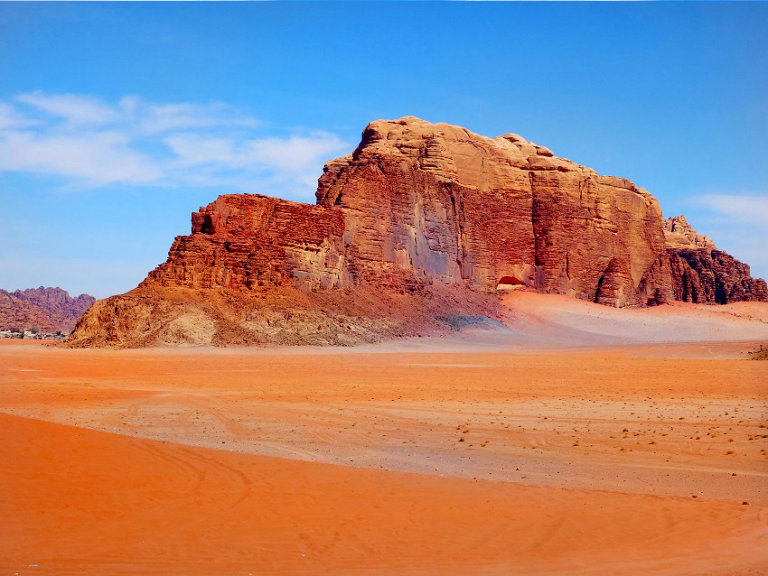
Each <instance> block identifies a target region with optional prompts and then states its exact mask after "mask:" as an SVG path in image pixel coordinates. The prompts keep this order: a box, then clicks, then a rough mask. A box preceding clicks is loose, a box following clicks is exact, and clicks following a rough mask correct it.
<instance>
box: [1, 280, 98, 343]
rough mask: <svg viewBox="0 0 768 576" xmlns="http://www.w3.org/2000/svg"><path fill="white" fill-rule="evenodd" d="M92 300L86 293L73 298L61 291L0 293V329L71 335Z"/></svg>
mask: <svg viewBox="0 0 768 576" xmlns="http://www.w3.org/2000/svg"><path fill="white" fill-rule="evenodd" d="M95 301H96V298H94V297H93V296H91V295H89V294H80V296H77V297H76V298H73V297H72V296H70V295H69V293H68V292H67V291H66V290H62V289H61V288H44V287H42V286H40V288H29V289H27V290H16V291H15V292H7V291H5V290H0V330H9V329H13V328H17V329H19V330H28V329H32V328H36V329H37V330H40V331H42V332H56V331H58V330H61V331H62V332H71V331H72V328H74V327H75V322H77V319H78V318H79V317H80V316H81V315H82V313H83V312H85V311H86V310H88V308H90V307H91V304H93V303H94V302H95Z"/></svg>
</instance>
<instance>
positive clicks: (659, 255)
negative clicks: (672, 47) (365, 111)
mask: <svg viewBox="0 0 768 576" xmlns="http://www.w3.org/2000/svg"><path fill="white" fill-rule="evenodd" d="M316 198H317V202H316V204H315V205H308V204H300V203H296V202H289V201H286V200H279V199H276V198H271V197H267V196H261V195H251V194H237V195H232V194H230V195H224V196H220V197H219V198H218V199H216V200H215V201H214V202H212V203H211V204H209V205H208V206H205V207H202V208H201V209H200V211H199V212H195V213H194V214H193V215H192V233H191V234H190V235H188V236H180V237H177V238H176V240H175V241H174V243H173V245H172V246H171V249H170V252H169V256H168V260H167V261H166V262H165V263H163V264H161V265H160V266H159V267H158V268H157V269H155V270H153V271H152V272H150V273H149V275H148V276H147V278H146V280H144V282H142V283H141V285H140V286H139V287H137V288H136V289H135V290H133V291H131V292H129V293H127V294H124V295H120V296H114V297H112V298H109V299H107V300H105V301H101V302H98V303H97V304H96V305H95V306H94V307H93V308H92V309H91V311H90V312H89V313H88V314H87V315H86V316H85V317H84V318H83V319H82V320H81V321H80V322H79V323H78V326H77V329H76V330H75V333H74V335H73V337H72V339H71V341H72V343H73V344H75V345H89V344H96V345H123V346H138V345H147V344H162V343H178V342H189V343H214V344H234V343H254V342H274V343H293V344H296V343H302V344H313V343H314V344H353V343H357V342H362V341H373V340H376V339H379V338H385V337H390V336H397V335H406V334H421V333H423V332H425V331H429V330H431V329H435V328H440V327H443V328H445V327H450V326H453V325H455V324H456V322H457V321H458V320H456V319H461V318H474V317H477V316H492V317H501V316H502V315H503V314H502V312H501V310H500V309H499V306H498V295H497V294H498V291H499V290H507V289H516V288H528V289H532V290H537V291H539V292H545V293H557V294H564V295H567V296H572V297H576V298H580V299H585V300H590V301H594V302H598V303H602V304H606V305H610V306H618V307H623V306H640V305H646V304H658V303H663V302H665V301H668V300H671V299H681V300H688V301H694V302H729V301H732V300H744V299H753V300H766V299H768V293H767V292H766V288H765V282H763V281H761V280H754V279H752V278H751V276H750V275H749V268H748V267H747V266H746V265H744V264H742V263H740V262H738V261H736V260H734V259H733V258H731V257H730V256H728V255H727V254H725V253H724V252H721V251H718V250H717V249H716V248H715V247H714V244H712V243H711V241H710V240H709V239H708V238H706V237H705V236H700V235H698V234H696V233H695V231H693V229H692V228H691V227H690V225H688V223H687V221H685V219H684V218H682V217H678V218H673V219H670V220H669V221H665V220H664V219H663V217H662V212H661V209H660V207H659V203H658V201H657V200H656V199H655V198H654V197H653V196H652V195H651V194H649V193H648V192H647V191H646V190H645V189H643V188H640V187H638V186H636V185H635V184H633V183H632V182H630V181H629V180H626V179H624V178H617V177H613V176H601V175H599V174H597V173H596V172H595V171H594V170H592V169H590V168H587V167H584V166H581V165H579V164H576V163H574V162H572V161H570V160H567V159H564V158H558V157H557V156H555V155H554V154H553V152H552V151H551V150H549V149H548V148H545V147H544V146H539V145H536V144H534V143H532V142H529V141H527V140H526V139H525V138H523V137H521V136H519V135H516V134H511V133H510V134H504V135H502V136H499V137H496V138H487V137H484V136H480V135H477V134H474V133H472V132H470V131H469V130H466V129H464V128H460V127H456V126H451V125H448V124H432V123H429V122H425V121H423V120H420V119H418V118H414V117H405V118H401V119H399V120H395V121H383V120H380V121H375V122H372V123H371V124H369V125H368V126H367V127H366V128H365V130H364V132H363V135H362V140H361V142H360V144H359V146H358V147H357V148H356V149H355V150H354V151H353V152H352V153H351V154H349V155H347V156H345V157H343V158H339V159H336V160H332V161H330V162H328V163H327V164H326V166H325V168H324V171H323V174H322V176H321V177H320V178H319V181H318V188H317V193H316ZM459 322H463V320H461V321H459Z"/></svg>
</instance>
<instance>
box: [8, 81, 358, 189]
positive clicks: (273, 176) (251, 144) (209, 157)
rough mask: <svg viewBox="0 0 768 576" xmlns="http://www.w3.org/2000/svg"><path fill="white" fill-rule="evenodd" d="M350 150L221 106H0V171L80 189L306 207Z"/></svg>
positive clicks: (80, 101)
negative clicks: (212, 193) (129, 188)
mask: <svg viewBox="0 0 768 576" xmlns="http://www.w3.org/2000/svg"><path fill="white" fill-rule="evenodd" d="M349 147H350V145H349V144H348V143H347V142H345V141H343V140H342V139H340V138H339V137H338V136H336V135H334V134H330V133H327V132H300V131H295V130H294V131H293V133H289V134H287V135H282V134H280V135H275V134H274V132H272V133H270V132H267V130H266V129H265V128H264V126H263V124H262V123H260V122H259V121H258V120H257V119H255V118H253V117H251V116H249V115H248V114H246V113H244V112H243V111H241V110H238V109H236V108H234V107H232V106H228V105H226V104H224V103H220V102H214V103H196V102H176V103H156V102H149V101H146V100H143V99H141V98H138V97H136V96H125V97H123V98H121V99H120V100H119V101H117V102H113V103H109V102H104V101H102V100H99V99H96V98H93V97H90V96H87V95H78V94H53V95H51V94H46V93H42V92H33V93H28V94H21V95H18V96H16V97H15V98H14V99H13V100H11V101H6V102H2V101H0V171H6V172H26V173H36V174H46V175H54V176H59V177H61V178H62V179H64V180H65V181H67V182H69V183H73V184H76V185H80V186H88V187H99V186H106V185H110V184H128V185H133V186H141V185H152V186H221V187H233V188H235V190H233V191H238V190H243V191H249V192H263V193H267V194H285V195H293V196H295V197H301V196H304V197H307V198H308V197H309V196H311V194H312V192H314V183H315V181H316V179H317V177H318V176H319V175H320V173H321V171H322V165H323V163H324V162H325V161H327V160H329V159H330V158H332V157H334V156H337V155H340V154H342V153H344V152H346V151H347V150H348V149H349Z"/></svg>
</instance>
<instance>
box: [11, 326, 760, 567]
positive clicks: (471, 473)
mask: <svg viewBox="0 0 768 576" xmlns="http://www.w3.org/2000/svg"><path fill="white" fill-rule="evenodd" d="M655 313H656V312H654V314H655ZM696 313H698V312H696ZM728 321H729V322H731V321H732V319H731V318H729V320H728ZM752 346H753V344H752V343H740V342H730V343H725V344H720V343H716V342H707V343H703V344H695V343H688V344H667V345H664V346H653V345H647V344H645V345H635V346H632V347H628V346H623V347H612V348H606V347H602V348H594V347H593V348H585V349H582V350H560V351H557V350H549V351H538V352H533V351H526V350H517V351H515V352H509V351H507V352H501V351H497V350H495V349H494V350H489V351H482V350H475V349H469V350H468V351H464V352H452V353H442V352H439V351H437V349H438V348H439V346H432V345H429V346H426V349H429V350H432V351H430V352H386V348H383V349H381V350H379V351H378V352H375V353H374V352H373V351H370V352H366V353H362V352H360V351H359V350H358V351H353V352H352V353H350V352H349V351H340V350H322V351H318V350H299V351H296V350H287V351H286V350H252V349H243V350H211V349H176V350H141V351H107V350H67V349H62V348H57V347H53V346H50V345H45V344H39V343H34V344H28V343H18V342H11V343H7V342H4V343H2V344H1V345H0V412H2V414H0V429H2V438H3V442H2V443H0V495H1V496H0V526H2V529H0V574H16V573H18V574H62V575H64V574H99V575H101V574H191V575H196V574H200V575H202V574H233V575H234V574H243V575H247V574H254V575H256V574H258V575H271V574H276V575H277V574H345V575H346V574H374V575H378V574H467V575H468V574H472V575H475V574H505V575H506V574H569V575H571V574H675V575H677V574H720V575H734V574H744V575H746V574H753V575H757V574H768V490H766V488H768V422H767V419H766V415H767V414H768V362H751V361H745V360H743V359H741V358H742V357H744V351H746V350H748V349H750V348H751V347H752ZM105 431H107V432H105ZM214 448H216V449H214ZM694 496H695V498H694ZM743 502H747V504H743Z"/></svg>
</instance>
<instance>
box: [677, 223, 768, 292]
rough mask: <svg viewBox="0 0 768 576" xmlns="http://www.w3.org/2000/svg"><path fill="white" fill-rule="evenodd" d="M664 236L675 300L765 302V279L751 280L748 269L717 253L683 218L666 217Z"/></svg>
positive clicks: (722, 253) (719, 252) (709, 241)
mask: <svg viewBox="0 0 768 576" xmlns="http://www.w3.org/2000/svg"><path fill="white" fill-rule="evenodd" d="M664 234H665V236H666V240H667V253H668V255H669V261H670V271H671V274H672V285H673V292H674V297H675V300H683V301H685V302H695V303H717V304H727V303H728V302H736V301H740V300H756V301H762V302H765V301H768V287H767V286H766V283H765V280H761V279H755V278H752V276H751V274H750V270H749V266H747V265H746V264H744V263H742V262H739V261H738V260H736V259H735V258H734V257H733V256H731V255H729V254H727V253H726V252H723V251H722V250H718V249H717V247H716V246H715V244H714V242H712V240H710V239H709V238H707V237H706V236H703V235H701V234H698V233H697V232H696V230H694V229H693V228H692V227H691V225H690V224H689V223H688V221H687V220H686V219H685V217H684V216H674V217H672V218H668V219H667V220H666V222H665V225H664Z"/></svg>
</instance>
